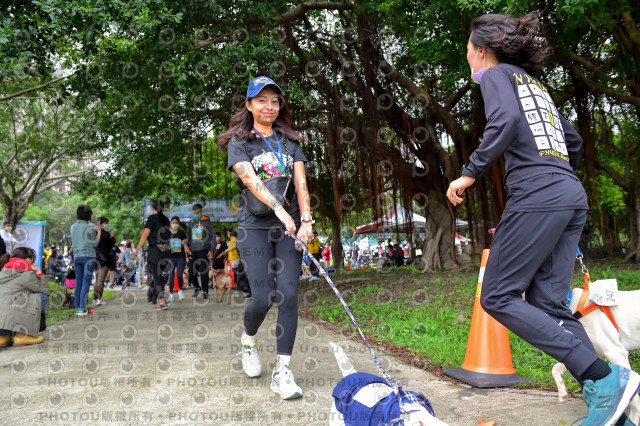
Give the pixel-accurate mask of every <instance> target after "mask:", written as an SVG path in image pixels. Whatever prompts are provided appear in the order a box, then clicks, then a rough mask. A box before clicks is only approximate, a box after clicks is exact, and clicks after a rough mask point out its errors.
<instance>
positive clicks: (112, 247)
mask: <svg viewBox="0 0 640 426" xmlns="http://www.w3.org/2000/svg"><path fill="white" fill-rule="evenodd" d="M163 209H164V206H163V205H162V202H160V201H156V202H154V205H153V213H154V214H153V215H152V216H151V217H149V219H148V220H147V223H146V224H145V227H144V229H143V232H142V235H141V239H140V242H139V244H138V246H137V247H136V245H135V244H134V242H133V240H126V241H121V242H120V243H116V239H115V236H116V230H115V229H113V230H109V219H108V218H106V217H104V216H101V217H98V218H97V219H95V220H93V210H92V209H91V207H90V206H88V205H81V206H79V207H78V209H77V212H76V218H77V220H76V222H75V223H73V224H72V225H71V247H70V248H69V251H68V253H66V254H65V253H63V252H62V251H61V250H59V249H58V248H57V247H56V246H55V245H53V244H49V243H47V244H45V245H44V247H43V255H42V257H41V259H40V260H41V261H42V265H43V267H42V270H40V269H39V268H38V267H37V266H36V264H37V263H38V260H39V259H38V255H37V254H36V252H35V251H34V250H33V249H31V248H27V247H16V246H17V241H16V239H15V238H14V236H13V234H12V231H13V227H12V225H11V223H10V222H5V223H4V224H3V227H2V238H0V255H2V258H1V261H0V269H1V271H0V297H2V302H3V304H5V305H7V303H9V305H10V306H11V307H13V308H15V309H16V313H13V311H12V310H11V309H10V306H9V305H7V306H2V304H0V306H2V308H3V309H7V310H8V311H10V315H9V316H5V317H4V318H3V321H1V322H0V346H7V345H8V344H10V343H12V342H13V344H14V346H21V345H24V344H36V343H40V342H42V336H36V335H37V334H38V332H39V331H42V330H44V328H45V324H46V321H45V320H44V318H45V302H46V294H48V292H49V287H48V285H47V281H46V280H47V277H52V278H53V279H54V280H55V282H56V283H57V284H59V285H63V286H65V287H66V288H67V289H70V290H72V291H73V293H72V295H71V297H70V298H69V299H68V300H70V301H71V303H72V305H73V308H74V309H75V315H77V316H86V315H92V314H93V313H94V311H93V309H92V307H97V306H101V305H106V304H107V302H106V301H104V300H103V294H104V289H105V288H111V289H113V288H114V287H115V286H117V285H120V286H121V288H122V290H124V289H126V288H128V287H129V286H132V285H134V286H140V285H141V284H142V283H143V282H145V281H146V282H148V283H149V290H150V291H149V301H150V302H153V303H154V304H155V303H157V306H156V309H158V310H164V309H167V308H168V304H170V303H171V302H172V301H173V293H174V283H175V286H177V289H178V290H177V292H178V297H179V298H180V300H183V299H184V297H185V295H184V291H183V290H184V289H185V286H189V287H194V288H195V291H194V294H193V297H200V296H202V298H203V299H205V300H206V299H208V298H209V296H208V290H209V277H210V275H211V273H212V272H215V271H221V270H224V269H225V268H226V267H227V262H229V264H230V267H231V270H232V271H233V273H234V276H235V277H236V278H237V280H236V281H237V287H238V289H240V290H244V291H245V292H246V293H247V297H251V292H250V290H249V285H248V284H247V283H246V279H245V280H243V279H242V278H243V270H244V268H241V264H240V256H239V252H238V248H237V234H236V232H235V230H233V229H226V228H225V229H223V231H222V232H214V229H213V225H212V223H211V221H210V220H209V218H208V217H206V216H204V215H203V214H202V209H203V206H202V205H201V204H199V203H197V204H195V205H194V206H193V212H194V215H193V219H192V220H190V221H189V222H188V223H186V224H182V223H181V221H180V218H178V217H177V216H174V217H172V218H171V220H170V221H169V220H168V219H167V218H166V217H164V215H163ZM159 224H163V225H164V226H163V228H164V229H162V230H160V227H159ZM181 228H183V229H181ZM152 230H154V231H156V232H151V231H152ZM185 230H186V232H185ZM158 231H162V232H164V233H161V232H158ZM223 233H224V235H225V236H227V237H228V238H229V240H228V241H229V243H227V241H225V239H224V238H223ZM151 236H153V237H151ZM145 242H147V243H148V247H147V248H146V249H142V247H143V245H144V244H145ZM7 248H9V249H10V251H7ZM141 250H142V251H143V252H144V256H138V253H139V252H140V251H141ZM28 272H29V273H28ZM3 284H7V285H3ZM91 285H93V298H92V301H91V305H92V307H89V306H88V305H89V300H88V295H89V293H90V288H91ZM166 286H168V288H169V294H168V296H167V297H165V294H164V293H165V291H164V289H165V287H166ZM36 297H38V298H39V299H37V300H36V299H35V298H36ZM22 299H24V300H26V301H28V303H18V302H16V300H18V301H19V300H22ZM36 301H38V307H37V309H36V307H35V302H36ZM16 303H18V305H16ZM21 308H24V309H25V310H26V309H29V310H30V311H32V312H31V314H35V315H30V316H21V315H20V311H22V310H23V309H21ZM3 312H6V311H3ZM35 316H37V317H38V318H41V317H42V323H41V322H40V320H39V322H38V327H40V328H42V330H36V329H35V326H34V325H33V324H31V322H30V320H31V319H32V318H35ZM26 319H28V320H29V321H25V320H26ZM14 334H15V335H16V336H17V337H12V336H13V335H14Z"/></svg>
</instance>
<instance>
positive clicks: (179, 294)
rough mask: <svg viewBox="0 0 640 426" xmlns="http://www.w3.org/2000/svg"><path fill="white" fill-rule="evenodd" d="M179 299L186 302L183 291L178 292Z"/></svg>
mask: <svg viewBox="0 0 640 426" xmlns="http://www.w3.org/2000/svg"><path fill="white" fill-rule="evenodd" d="M178 297H179V298H180V300H184V293H183V292H182V290H178Z"/></svg>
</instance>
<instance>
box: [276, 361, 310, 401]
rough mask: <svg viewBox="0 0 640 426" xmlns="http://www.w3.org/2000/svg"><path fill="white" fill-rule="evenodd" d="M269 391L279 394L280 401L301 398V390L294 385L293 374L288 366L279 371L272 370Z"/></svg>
mask: <svg viewBox="0 0 640 426" xmlns="http://www.w3.org/2000/svg"><path fill="white" fill-rule="evenodd" d="M271 390H272V391H274V392H275V393H277V394H280V397H281V398H282V399H294V398H300V397H302V389H300V386H298V385H296V381H295V379H294V378H293V373H292V372H291V368H289V366H288V365H285V366H283V367H282V368H281V369H280V370H276V368H275V367H274V368H273V374H272V375H271Z"/></svg>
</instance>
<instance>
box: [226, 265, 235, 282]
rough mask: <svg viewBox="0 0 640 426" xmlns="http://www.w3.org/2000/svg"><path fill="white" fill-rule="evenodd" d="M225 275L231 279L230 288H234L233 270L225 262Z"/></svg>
mask: <svg viewBox="0 0 640 426" xmlns="http://www.w3.org/2000/svg"><path fill="white" fill-rule="evenodd" d="M226 268H227V274H229V276H230V277H231V288H236V278H235V277H234V276H233V268H232V267H231V262H227V264H226Z"/></svg>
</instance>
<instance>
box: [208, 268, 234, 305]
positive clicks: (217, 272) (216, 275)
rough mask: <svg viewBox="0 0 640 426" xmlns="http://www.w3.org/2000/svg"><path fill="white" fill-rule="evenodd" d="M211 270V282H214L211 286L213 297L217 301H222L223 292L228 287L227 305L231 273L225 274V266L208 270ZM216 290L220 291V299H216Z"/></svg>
mask: <svg viewBox="0 0 640 426" xmlns="http://www.w3.org/2000/svg"><path fill="white" fill-rule="evenodd" d="M211 271H213V277H212V279H211V282H212V283H213V284H214V287H213V292H214V293H213V297H214V298H215V299H216V302H217V303H220V302H222V299H224V292H225V291H226V290H227V289H229V292H228V293H227V305H229V304H230V303H231V275H229V274H227V268H224V269H211V270H210V271H209V272H210V273H211ZM218 291H220V300H218V297H217V295H218Z"/></svg>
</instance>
